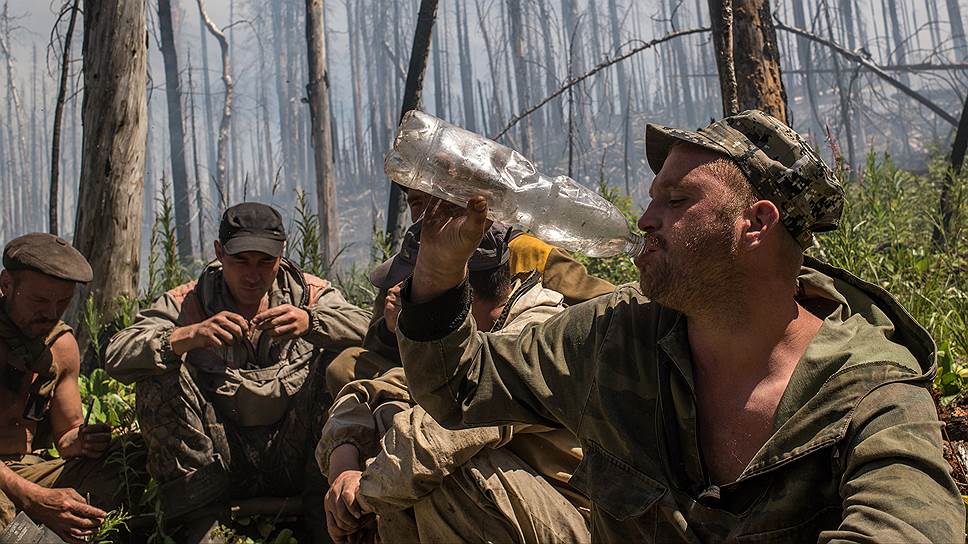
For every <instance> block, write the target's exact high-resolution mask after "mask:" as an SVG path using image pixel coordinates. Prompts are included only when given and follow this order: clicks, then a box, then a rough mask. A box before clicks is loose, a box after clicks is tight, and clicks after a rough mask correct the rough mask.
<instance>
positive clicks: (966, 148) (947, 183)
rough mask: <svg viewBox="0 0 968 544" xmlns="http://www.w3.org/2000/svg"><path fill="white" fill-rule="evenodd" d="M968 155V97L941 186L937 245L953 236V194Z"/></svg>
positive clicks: (936, 228) (954, 202)
mask: <svg viewBox="0 0 968 544" xmlns="http://www.w3.org/2000/svg"><path fill="white" fill-rule="evenodd" d="M966 153H968V95H966V96H965V105H964V107H962V108H961V121H959V123H958V130H956V131H955V141H954V143H953V144H952V146H951V169H950V170H948V173H947V174H946V175H945V178H944V184H943V185H942V186H941V201H940V208H941V228H940V229H939V228H938V227H937V226H936V227H935V229H934V236H933V238H934V242H935V244H937V245H941V244H944V243H945V242H946V241H947V239H948V237H949V236H950V235H951V221H952V220H953V219H954V216H955V213H957V202H956V201H955V199H954V198H953V195H952V193H953V192H954V185H955V179H956V178H957V177H958V176H959V175H960V174H961V168H962V164H963V163H964V162H965V154H966Z"/></svg>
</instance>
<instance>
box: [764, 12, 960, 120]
mask: <svg viewBox="0 0 968 544" xmlns="http://www.w3.org/2000/svg"><path fill="white" fill-rule="evenodd" d="M773 19H774V20H775V21H776V28H777V30H784V31H786V32H790V33H792V34H796V35H797V36H800V37H803V38H806V39H808V40H811V41H814V42H817V43H819V44H821V45H825V46H827V47H829V48H830V49H833V50H834V51H836V52H837V53H840V55H841V56H843V57H845V58H847V59H849V60H852V61H854V62H856V63H858V64H861V65H863V66H864V67H865V68H867V69H868V70H870V71H872V72H874V73H875V74H876V75H877V76H878V77H880V78H881V79H883V80H884V81H886V82H887V83H889V84H890V85H891V86H893V87H895V88H896V89H898V90H899V91H901V92H902V93H904V94H906V95H908V96H910V97H911V98H913V99H914V100H916V101H918V102H919V103H921V104H922V105H924V106H925V107H927V108H928V109H930V110H931V111H933V112H934V113H935V114H937V115H938V117H941V118H942V119H944V120H945V121H947V122H948V123H951V125H952V126H955V127H957V126H958V119H956V118H955V117H954V116H953V115H951V114H950V113H948V112H946V111H945V110H944V109H943V108H941V106H939V105H937V104H935V103H934V102H932V101H931V100H929V99H928V98H927V97H925V96H924V95H922V94H921V93H919V92H917V91H915V90H914V89H912V88H910V87H908V86H907V85H905V84H904V83H901V82H900V81H898V80H897V79H895V78H894V77H892V76H890V75H889V74H888V73H887V72H885V71H884V70H883V69H882V68H881V67H880V66H878V65H877V64H874V63H873V62H871V61H870V60H869V59H867V58H866V57H864V56H863V55H861V54H859V53H855V52H853V51H849V50H847V49H846V48H844V47H843V46H841V45H839V44H837V43H834V42H833V41H832V40H828V39H826V38H821V37H820V36H817V35H816V34H812V33H810V32H808V31H806V30H803V29H802V28H796V27H792V26H787V25H786V24H784V23H783V22H782V21H780V19H779V18H778V17H777V16H776V14H774V15H773Z"/></svg>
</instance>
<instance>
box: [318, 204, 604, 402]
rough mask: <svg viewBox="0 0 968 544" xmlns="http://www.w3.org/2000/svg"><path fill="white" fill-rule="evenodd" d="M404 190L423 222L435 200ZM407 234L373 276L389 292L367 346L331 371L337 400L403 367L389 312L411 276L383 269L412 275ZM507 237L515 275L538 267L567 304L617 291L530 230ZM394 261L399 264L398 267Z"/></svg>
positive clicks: (380, 300) (377, 308)
mask: <svg viewBox="0 0 968 544" xmlns="http://www.w3.org/2000/svg"><path fill="white" fill-rule="evenodd" d="M402 189H403V190H404V192H406V194H407V206H408V207H409V208H410V219H411V220H412V221H418V220H419V219H420V217H421V216H422V215H423V213H424V210H425V209H426V207H427V202H429V201H430V195H428V194H427V193H424V192H422V191H418V190H416V189H408V188H406V187H402ZM407 236H410V237H413V236H414V234H412V233H410V232H409V231H408V233H407V234H406V235H405V236H404V241H403V243H402V244H401V245H402V249H401V251H400V252H399V253H397V254H396V255H395V256H394V257H393V258H391V259H388V260H387V261H386V262H385V263H384V264H383V265H382V266H381V267H377V268H376V269H374V270H373V272H372V273H371V274H370V282H371V283H373V285H374V286H375V287H377V288H379V290H380V293H381V294H383V296H380V297H377V300H376V302H375V304H374V308H373V316H374V319H373V321H372V322H371V323H370V328H369V330H368V331H367V335H366V340H365V341H364V342H363V344H364V347H365V349H364V348H350V349H347V350H345V351H344V352H343V353H341V354H339V356H337V357H336V358H335V359H333V362H332V363H331V364H330V365H329V366H328V367H327V369H326V386H327V388H328V389H329V393H330V395H332V396H333V397H334V398H335V397H336V395H337V393H339V392H340V390H341V389H342V388H343V386H345V385H346V384H348V383H349V382H351V381H353V380H361V379H371V378H375V377H377V376H379V375H380V374H382V373H384V372H386V371H387V370H389V369H390V368H393V367H395V366H400V356H399V353H398V352H397V341H396V338H395V337H394V330H395V328H396V326H395V325H394V327H391V328H388V327H387V323H386V322H385V321H384V320H383V314H384V312H390V311H395V313H399V310H400V286H399V285H397V283H399V282H400V281H403V280H404V279H405V278H406V275H399V274H396V275H395V276H394V275H392V274H391V275H388V272H389V271H388V270H381V269H382V268H387V267H390V266H391V265H393V266H395V267H397V268H400V267H402V270H406V273H407V274H409V273H410V272H411V271H412V270H413V265H414V262H415V260H414V259H416V252H415V251H408V250H407V247H408V241H407ZM507 239H508V243H507V247H508V255H509V257H508V266H509V270H510V273H511V275H512V276H515V275H517V274H519V273H522V272H530V271H532V270H536V271H538V272H539V273H540V274H541V283H542V285H544V286H545V288H546V289H550V290H552V291H556V292H558V293H561V295H562V296H563V297H564V302H565V304H566V305H570V304H577V303H579V302H584V301H586V300H590V299H593V298H595V297H598V296H601V295H606V294H608V293H611V292H612V291H613V290H615V286H614V285H612V284H611V283H609V282H607V281H605V280H603V279H601V278H597V277H595V276H592V275H590V274H588V271H587V270H586V269H585V267H584V266H583V265H582V264H581V263H579V262H578V261H576V260H574V259H572V258H571V257H570V256H569V255H568V254H567V253H566V252H565V251H562V250H561V249H559V248H556V247H554V246H552V245H549V244H546V243H545V242H542V241H541V240H539V239H537V238H535V237H534V236H532V235H530V234H527V233H524V232H521V231H519V230H511V232H509V233H508V236H507ZM414 247H415V244H414ZM394 263H397V264H395V265H394ZM387 277H391V279H392V278H397V279H396V281H394V282H388V281H386V278H387ZM378 278H379V279H378ZM388 339H389V340H388ZM388 342H389V344H390V345H389V346H388V345H387V343H388Z"/></svg>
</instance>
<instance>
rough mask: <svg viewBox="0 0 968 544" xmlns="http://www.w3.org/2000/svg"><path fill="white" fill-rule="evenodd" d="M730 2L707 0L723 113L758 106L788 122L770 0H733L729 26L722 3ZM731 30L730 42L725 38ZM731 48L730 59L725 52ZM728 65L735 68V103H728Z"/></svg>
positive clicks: (730, 84)
mask: <svg viewBox="0 0 968 544" xmlns="http://www.w3.org/2000/svg"><path fill="white" fill-rule="evenodd" d="M729 3H730V1H729V0H726V1H725V2H723V1H717V0H709V16H710V19H711V20H712V28H713V40H714V42H715V43H716V44H717V48H716V54H717V57H718V60H719V62H718V65H719V76H720V87H721V88H722V90H723V111H724V112H725V113H726V115H730V114H731V113H735V112H736V111H743V110H748V109H759V110H763V111H764V112H766V113H768V114H770V115H772V116H773V117H776V118H777V119H779V120H781V121H783V122H786V123H788V122H789V119H788V117H787V104H786V91H785V90H784V88H783V80H782V79H781V77H780V54H779V50H778V48H777V45H776V29H774V28H773V19H772V15H771V13H770V1H769V0H732V2H731V3H732V8H733V9H732V12H733V14H732V19H733V25H732V27H733V28H732V29H729V28H728V27H727V25H725V24H724V17H723V15H724V14H727V10H726V9H724V5H725V4H729ZM730 32H731V33H732V37H733V39H732V43H729V42H730V40H728V39H726V37H727V36H728V34H729V33H730ZM729 51H732V52H733V53H734V54H733V55H731V56H732V59H731V60H732V62H730V59H728V56H729V55H728V52H729ZM729 65H732V67H733V69H734V70H735V77H736V87H735V91H736V93H735V94H736V106H735V109H734V106H733V105H732V104H730V102H729V101H730V98H731V95H732V91H733V89H732V82H731V81H730V79H731V78H730V75H729Z"/></svg>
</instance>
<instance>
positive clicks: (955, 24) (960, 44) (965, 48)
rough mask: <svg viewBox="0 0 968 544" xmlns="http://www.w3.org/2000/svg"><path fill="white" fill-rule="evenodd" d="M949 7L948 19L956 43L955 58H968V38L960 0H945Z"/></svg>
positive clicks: (962, 59) (952, 37) (952, 38)
mask: <svg viewBox="0 0 968 544" xmlns="http://www.w3.org/2000/svg"><path fill="white" fill-rule="evenodd" d="M945 7H947V8H948V21H950V24H951V40H952V41H954V44H955V60H957V61H959V62H961V61H964V60H968V38H965V20H964V18H962V16H961V6H960V5H959V4H958V0H945Z"/></svg>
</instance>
